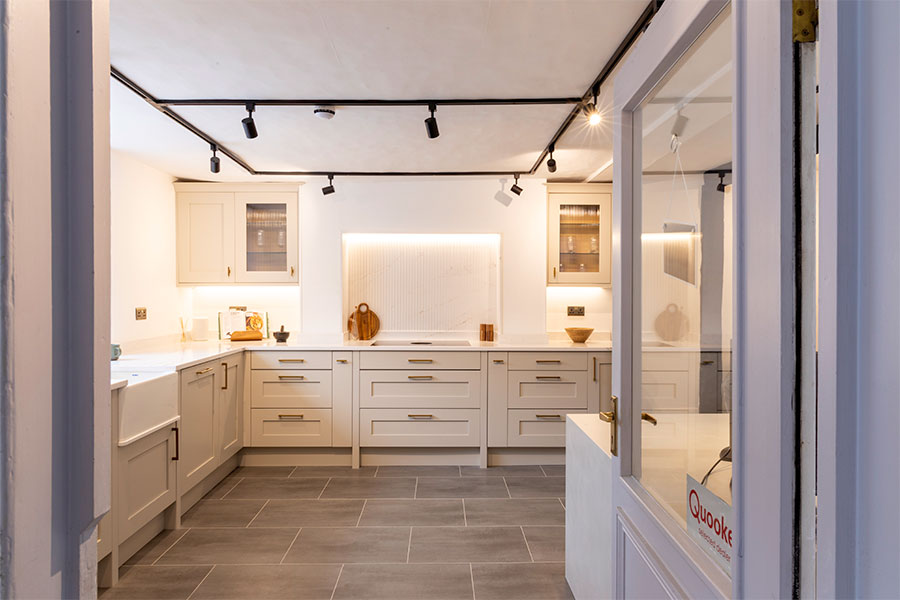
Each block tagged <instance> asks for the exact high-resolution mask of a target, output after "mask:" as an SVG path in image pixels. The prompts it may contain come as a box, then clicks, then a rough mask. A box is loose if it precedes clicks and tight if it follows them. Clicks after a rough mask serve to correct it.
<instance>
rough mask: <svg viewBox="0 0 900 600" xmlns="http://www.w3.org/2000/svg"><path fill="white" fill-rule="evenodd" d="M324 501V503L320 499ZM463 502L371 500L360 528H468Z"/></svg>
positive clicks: (457, 500)
mask: <svg viewBox="0 0 900 600" xmlns="http://www.w3.org/2000/svg"><path fill="white" fill-rule="evenodd" d="M320 502H321V500H320ZM465 523H466V522H465V519H464V518H463V504H462V500H460V499H458V498H456V499H426V500H368V501H366V507H365V508H364V509H363V513H362V519H360V521H359V524H360V526H366V527H368V526H411V525H456V526H462V525H465Z"/></svg>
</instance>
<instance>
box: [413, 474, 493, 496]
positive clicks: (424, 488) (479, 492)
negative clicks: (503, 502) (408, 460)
mask: <svg viewBox="0 0 900 600" xmlns="http://www.w3.org/2000/svg"><path fill="white" fill-rule="evenodd" d="M416 498H509V494H508V493H507V491H506V485H505V484H504V483H503V479H502V478H501V477H456V478H451V477H446V478H439V477H423V478H421V479H419V486H418V488H417V489H416Z"/></svg>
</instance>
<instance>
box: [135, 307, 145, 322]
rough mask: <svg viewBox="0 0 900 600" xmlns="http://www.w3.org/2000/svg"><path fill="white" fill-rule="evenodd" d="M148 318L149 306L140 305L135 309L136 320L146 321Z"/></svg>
mask: <svg viewBox="0 0 900 600" xmlns="http://www.w3.org/2000/svg"><path fill="white" fill-rule="evenodd" d="M146 319H147V307H146V306H139V307H137V308H135V309H134V320H135V321H145V320H146Z"/></svg>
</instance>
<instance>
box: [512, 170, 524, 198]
mask: <svg viewBox="0 0 900 600" xmlns="http://www.w3.org/2000/svg"><path fill="white" fill-rule="evenodd" d="M513 177H515V178H516V182H515V183H514V184H512V187H511V188H509V191H511V192H512V193H513V194H515V195H516V196H521V195H522V188H520V187H519V175H518V174H516V175H513Z"/></svg>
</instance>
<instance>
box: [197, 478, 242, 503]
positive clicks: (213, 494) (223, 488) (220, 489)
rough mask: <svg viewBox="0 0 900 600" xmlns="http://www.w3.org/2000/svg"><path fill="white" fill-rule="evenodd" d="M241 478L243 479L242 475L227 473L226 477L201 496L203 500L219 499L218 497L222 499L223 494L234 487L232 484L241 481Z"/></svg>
mask: <svg viewBox="0 0 900 600" xmlns="http://www.w3.org/2000/svg"><path fill="white" fill-rule="evenodd" d="M241 479H243V477H232V476H231V475H229V476H228V477H226V478H225V479H223V480H222V481H220V482H219V485H217V486H216V487H214V488H213V489H211V490H210V491H209V493H207V494H206V495H205V496H204V497H203V499H204V500H220V499H222V498H223V497H224V496H225V494H227V493H228V492H230V491H231V490H233V489H234V486H236V485H237V484H238V483H239V482H240V481H241Z"/></svg>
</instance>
